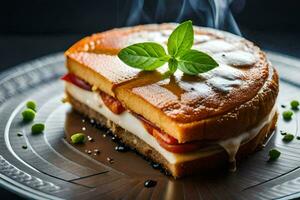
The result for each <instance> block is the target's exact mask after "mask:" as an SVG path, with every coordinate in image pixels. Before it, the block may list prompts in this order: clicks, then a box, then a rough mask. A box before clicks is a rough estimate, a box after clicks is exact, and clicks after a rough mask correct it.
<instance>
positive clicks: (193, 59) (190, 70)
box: [178, 49, 218, 75]
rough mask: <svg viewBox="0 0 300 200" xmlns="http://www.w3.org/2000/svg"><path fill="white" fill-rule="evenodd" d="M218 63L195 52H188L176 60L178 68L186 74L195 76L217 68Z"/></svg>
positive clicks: (203, 54)
mask: <svg viewBox="0 0 300 200" xmlns="http://www.w3.org/2000/svg"><path fill="white" fill-rule="evenodd" d="M217 66H218V63H217V62H216V61H215V60H214V59H213V58H212V57H210V56H209V55H208V54H206V53H203V52H201V51H197V50H193V49H191V50H189V51H186V52H185V54H183V55H182V56H181V57H180V59H179V60H178V68H179V69H180V70H181V71H183V72H184V73H186V74H189V75H196V74H199V73H204V72H207V71H209V70H212V69H213V68H215V67H217Z"/></svg>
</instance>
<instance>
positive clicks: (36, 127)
mask: <svg viewBox="0 0 300 200" xmlns="http://www.w3.org/2000/svg"><path fill="white" fill-rule="evenodd" d="M44 130H45V125H44V124H41V123H38V124H34V125H33V126H32V127H31V133H32V134H38V133H42V132H43V131H44Z"/></svg>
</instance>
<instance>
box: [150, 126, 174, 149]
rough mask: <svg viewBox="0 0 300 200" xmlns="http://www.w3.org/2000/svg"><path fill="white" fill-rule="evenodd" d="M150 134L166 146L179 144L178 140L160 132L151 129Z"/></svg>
mask: <svg viewBox="0 0 300 200" xmlns="http://www.w3.org/2000/svg"><path fill="white" fill-rule="evenodd" d="M152 134H153V136H154V137H155V138H159V139H160V140H162V141H164V142H165V143H167V144H177V145H178V144H179V143H178V140H177V139H176V138H174V137H172V136H170V135H168V134H166V133H164V132H162V131H159V130H157V129H155V128H154V129H153V131H152Z"/></svg>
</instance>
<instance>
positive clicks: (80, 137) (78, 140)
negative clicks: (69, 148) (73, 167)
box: [71, 133, 85, 144]
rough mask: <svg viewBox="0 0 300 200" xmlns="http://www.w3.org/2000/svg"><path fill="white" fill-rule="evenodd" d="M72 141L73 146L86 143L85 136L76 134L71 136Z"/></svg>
mask: <svg viewBox="0 0 300 200" xmlns="http://www.w3.org/2000/svg"><path fill="white" fill-rule="evenodd" d="M71 141H72V143H73V144H82V143H84V142H85V134H84V133H75V134H73V135H72V136H71Z"/></svg>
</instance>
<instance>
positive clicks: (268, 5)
mask: <svg viewBox="0 0 300 200" xmlns="http://www.w3.org/2000/svg"><path fill="white" fill-rule="evenodd" d="M138 1H140V2H141V1H142V0H86V1H83V0H60V1H58V0H26V1H21V0H19V1H18V0H5V1H1V3H0V72H1V71H2V70H4V69H8V68H9V67H12V66H14V65H17V64H19V63H22V62H25V61H28V60H31V59H34V58H38V57H40V56H44V55H47V54H51V53H55V52H60V51H64V50H66V49H67V48H68V47H70V45H72V44H73V43H74V42H76V41H77V40H79V39H80V38H82V37H84V36H86V35H89V34H91V33H94V32H99V31H103V30H107V29H110V28H114V27H121V26H125V25H128V23H127V21H128V17H129V16H130V14H132V12H133V10H132V9H131V6H132V4H137V3H138ZM161 1H165V8H164V9H163V10H158V11H157V9H156V5H157V2H158V0H144V10H145V13H147V15H148V17H149V16H150V19H147V20H146V19H142V18H143V17H142V16H139V15H138V16H137V17H138V18H139V19H138V21H139V22H138V23H149V22H152V23H154V22H158V23H159V22H168V21H176V20H177V21H181V20H185V19H192V20H193V22H194V24H197V25H206V24H205V21H206V19H205V17H204V16H202V15H199V13H195V12H192V11H189V10H188V11H187V12H186V13H185V15H184V16H181V17H180V19H178V15H179V14H178V13H180V9H181V8H182V2H183V0H161ZM187 1H188V0H187ZM216 1H222V0H216ZM224 1H226V0H224ZM140 2H139V3H140ZM299 6H300V2H299V1H298V0H285V1H282V0H236V1H234V3H233V4H232V5H231V10H232V12H233V15H234V17H235V19H236V21H237V24H238V26H239V27H240V29H241V32H242V34H243V36H244V37H246V38H248V39H250V40H252V41H254V42H255V43H256V44H258V45H259V46H261V47H262V48H263V49H265V50H271V51H275V52H280V53H282V54H286V55H291V56H295V57H299V58H300V22H299V21H300V11H299V8H300V7H299ZM140 18H141V19H140ZM135 23H137V20H136V21H135ZM0 195H1V196H2V197H4V196H5V197H7V198H6V199H18V197H16V196H15V195H13V194H11V193H10V192H7V191H5V190H1V189H0Z"/></svg>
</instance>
